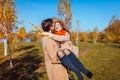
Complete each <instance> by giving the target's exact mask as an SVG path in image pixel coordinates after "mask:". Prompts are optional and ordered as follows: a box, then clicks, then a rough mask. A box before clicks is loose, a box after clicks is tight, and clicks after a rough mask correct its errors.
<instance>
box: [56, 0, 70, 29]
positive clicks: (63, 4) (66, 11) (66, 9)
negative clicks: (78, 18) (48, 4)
mask: <svg viewBox="0 0 120 80" xmlns="http://www.w3.org/2000/svg"><path fill="white" fill-rule="evenodd" d="M59 1H60V2H59V4H58V15H59V17H60V18H61V19H63V20H64V21H65V22H66V24H67V27H68V28H69V29H70V28H71V27H72V11H71V0H59Z"/></svg>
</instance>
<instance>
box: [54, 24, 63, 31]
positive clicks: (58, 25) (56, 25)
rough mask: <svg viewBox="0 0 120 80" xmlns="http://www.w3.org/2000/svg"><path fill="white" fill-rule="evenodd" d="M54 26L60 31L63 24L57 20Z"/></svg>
mask: <svg viewBox="0 0 120 80" xmlns="http://www.w3.org/2000/svg"><path fill="white" fill-rule="evenodd" d="M54 27H55V31H59V30H61V29H62V26H61V25H60V23H59V22H56V23H55V26H54Z"/></svg>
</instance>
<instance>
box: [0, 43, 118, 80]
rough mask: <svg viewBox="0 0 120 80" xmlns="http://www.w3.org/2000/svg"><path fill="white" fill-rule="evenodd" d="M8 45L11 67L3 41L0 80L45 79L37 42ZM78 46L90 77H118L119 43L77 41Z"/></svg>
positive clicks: (98, 79)
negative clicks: (5, 54) (10, 52)
mask: <svg viewBox="0 0 120 80" xmlns="http://www.w3.org/2000/svg"><path fill="white" fill-rule="evenodd" d="M11 46H12V47H11V50H12V54H13V67H12V68H10V65H9V56H6V57H4V56H3V44H0V80H48V79H47V75H46V71H45V67H44V59H43V52H42V50H41V44H40V43H35V42H34V43H18V44H12V45H11ZM79 49H80V55H79V59H80V60H81V62H82V63H83V64H84V66H85V67H86V68H87V69H89V70H90V71H92V72H93V75H94V77H93V78H92V79H91V80H119V79H120V44H116V43H111V44H104V43H97V44H96V45H95V44H93V43H91V42H79ZM69 76H70V78H71V79H70V80H77V78H76V75H75V74H74V73H73V72H71V75H69ZM84 77H85V80H89V79H88V78H87V77H86V76H84ZM61 80H62V79H61Z"/></svg>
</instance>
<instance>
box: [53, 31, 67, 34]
mask: <svg viewBox="0 0 120 80" xmlns="http://www.w3.org/2000/svg"><path fill="white" fill-rule="evenodd" d="M66 32H67V31H65V30H59V31H57V32H55V34H56V35H65V34H66Z"/></svg>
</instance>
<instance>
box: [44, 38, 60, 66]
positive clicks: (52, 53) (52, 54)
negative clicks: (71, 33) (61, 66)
mask: <svg viewBox="0 0 120 80" xmlns="http://www.w3.org/2000/svg"><path fill="white" fill-rule="evenodd" d="M46 49H47V53H48V56H49V58H50V60H51V62H52V63H56V64H57V63H61V62H60V61H59V59H58V58H57V50H58V48H57V45H55V43H52V41H50V40H49V41H48V42H47V44H46Z"/></svg>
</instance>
